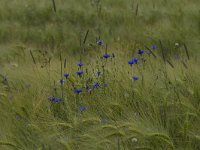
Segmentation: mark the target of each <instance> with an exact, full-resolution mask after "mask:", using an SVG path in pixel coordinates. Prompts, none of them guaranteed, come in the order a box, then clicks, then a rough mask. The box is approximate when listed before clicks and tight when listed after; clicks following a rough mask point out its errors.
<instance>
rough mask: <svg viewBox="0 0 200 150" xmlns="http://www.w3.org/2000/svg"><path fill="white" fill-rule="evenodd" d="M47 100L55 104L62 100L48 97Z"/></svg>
mask: <svg viewBox="0 0 200 150" xmlns="http://www.w3.org/2000/svg"><path fill="white" fill-rule="evenodd" d="M48 100H49V101H52V102H56V103H58V102H61V101H63V99H62V98H56V97H49V98H48Z"/></svg>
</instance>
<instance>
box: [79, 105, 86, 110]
mask: <svg viewBox="0 0 200 150" xmlns="http://www.w3.org/2000/svg"><path fill="white" fill-rule="evenodd" d="M79 110H80V111H85V110H87V107H85V106H80V107H79Z"/></svg>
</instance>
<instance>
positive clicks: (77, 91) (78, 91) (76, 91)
mask: <svg viewBox="0 0 200 150" xmlns="http://www.w3.org/2000/svg"><path fill="white" fill-rule="evenodd" d="M74 92H75V93H78V94H79V93H81V92H83V91H82V90H78V89H76V90H74Z"/></svg>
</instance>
